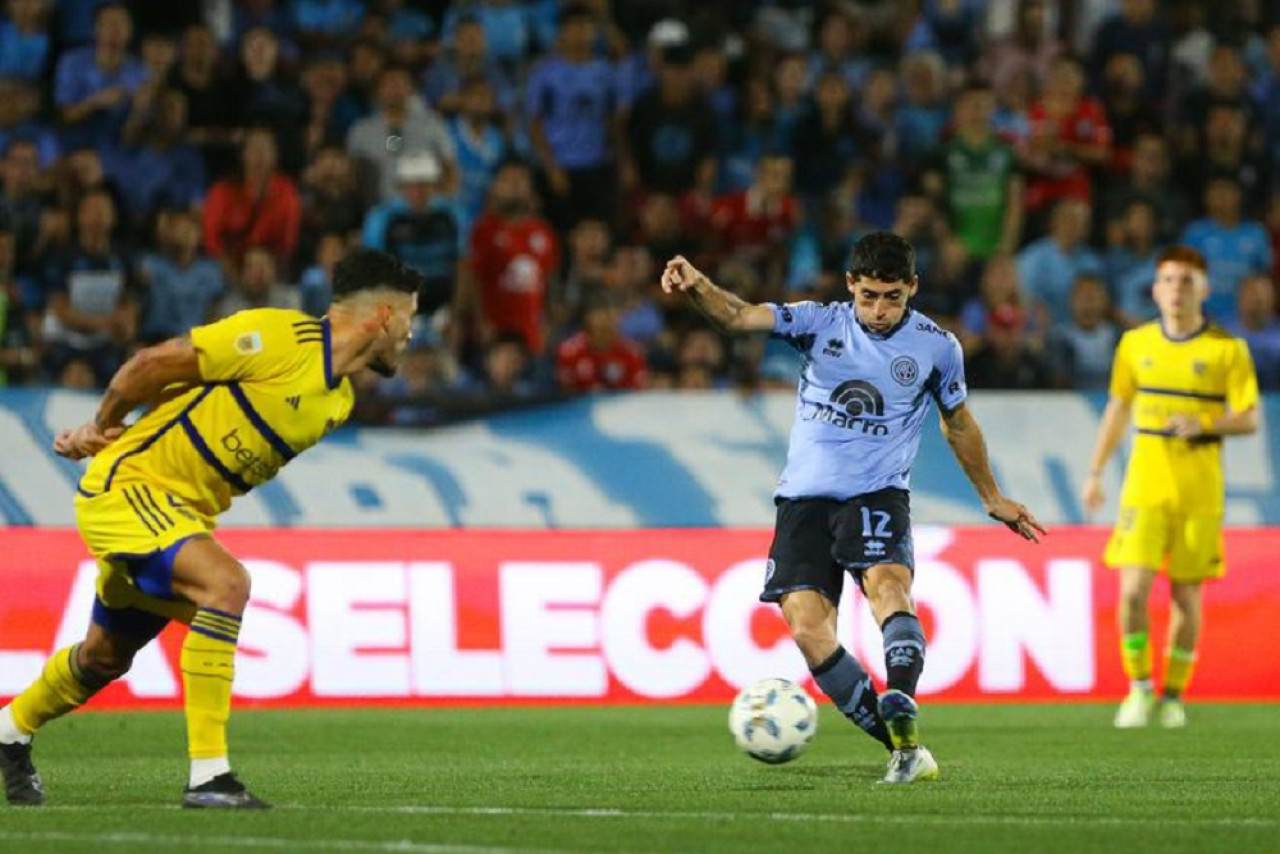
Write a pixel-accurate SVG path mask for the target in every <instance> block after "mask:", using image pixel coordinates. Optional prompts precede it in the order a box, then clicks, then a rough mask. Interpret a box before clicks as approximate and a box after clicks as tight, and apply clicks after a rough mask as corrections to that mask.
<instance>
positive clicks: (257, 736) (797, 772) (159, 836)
mask: <svg viewBox="0 0 1280 854" xmlns="http://www.w3.org/2000/svg"><path fill="white" fill-rule="evenodd" d="M1111 712H1112V709H1111V707H1109V706H1108V707H1103V706H1098V705H1054V706H1024V705H991V706H954V705H937V706H928V705H926V706H925V709H924V717H923V718H922V726H923V730H922V732H923V734H924V736H925V739H924V740H925V743H926V744H928V745H929V746H930V747H931V749H932V750H933V751H934V753H935V755H936V756H937V757H938V761H939V762H940V763H941V766H942V773H943V779H942V781H941V782H939V783H931V784H918V785H915V786H909V787H894V788H888V787H885V786H878V785H876V780H877V779H878V778H879V777H880V775H881V774H882V773H883V769H884V760H885V756H884V753H883V751H882V750H881V749H880V748H879V747H878V746H876V745H875V744H874V743H872V742H871V741H870V740H869V739H867V738H866V737H865V736H863V735H862V734H861V733H860V732H857V731H855V730H854V729H853V727H852V726H851V725H849V724H848V723H847V722H845V721H844V720H843V719H842V718H840V717H839V715H838V714H837V713H836V712H834V710H833V709H831V708H830V707H825V708H824V709H823V712H822V715H823V716H822V722H821V726H820V730H819V733H818V736H817V739H816V740H815V741H814V742H813V744H812V745H811V746H810V749H809V751H808V752H807V753H806V754H805V755H804V756H802V757H801V758H800V759H798V760H796V761H795V762H792V763H791V764H789V765H783V766H778V767H769V766H765V765H761V764H758V763H755V762H753V761H751V760H749V759H747V758H746V757H744V756H742V755H741V754H739V753H738V752H737V751H736V749H735V748H734V747H733V744H732V740H731V738H730V736H729V734H728V731H727V729H726V726H725V715H726V710H725V709H723V708H721V707H718V706H715V707H712V706H671V707H645V708H639V707H628V708H596V707H573V708H529V707H517V708H481V709H421V710H413V709H398V710H378V709H360V710H324V711H295V712H265V711H245V710H241V711H239V712H237V713H236V714H235V715H234V716H233V718H232V738H233V759H234V760H235V761H236V765H237V767H238V769H239V770H240V772H241V773H242V775H243V777H244V779H245V780H246V781H247V782H248V783H249V784H250V785H251V787H252V788H253V789H254V790H255V791H256V792H257V793H258V794H259V795H261V796H262V797H264V798H266V799H268V800H270V801H273V802H274V803H276V804H277V807H276V809H274V810H272V811H270V812H266V813H251V814H243V813H240V814H226V813H206V812H196V811H183V810H180V809H177V808H176V807H175V802H176V800H177V796H178V795H179V793H180V790H181V787H182V784H183V782H184V781H185V773H186V768H185V760H184V758H183V726H182V719H181V717H180V716H178V715H176V714H168V713H137V714H105V713H103V714H80V715H75V716H72V717H71V718H68V719H66V720H64V721H60V722H58V723H56V724H54V725H52V726H50V728H49V729H48V731H46V732H45V733H44V734H42V735H41V737H40V739H39V740H38V741H37V745H36V760H37V764H38V766H39V767H40V769H41V772H42V773H43V775H44V779H45V784H46V787H47V790H48V793H49V805H48V806H47V807H45V808H43V809H34V810H33V809H26V810H20V809H17V808H13V807H7V806H5V805H2V804H0V851H2V852H13V854H43V852H58V854H73V852H93V854H113V852H140V853H141V852H168V851H175V852H179V851H180V852H195V853H196V854H203V852H220V851H227V852H232V851H235V852H256V851H284V852H294V851H296V852H311V851H319V852H324V851H337V852H390V854H516V852H521V854H529V852H635V854H639V852H698V854H701V852H731V854H755V852H785V853H786V854H797V852H839V851H855V852H856V851H861V850H880V849H881V848H883V849H885V850H893V851H904V852H921V854H923V852H974V854H979V852H981V854H989V852H999V851H1016V852H1102V851H1117V852H1125V854H1143V852H1152V854H1156V852H1158V854H1174V852H1192V851H1196V852H1199V851H1203V852H1211V851H1230V852H1232V854H1244V852H1280V707H1277V706H1265V705H1242V706H1211V705H1193V706H1192V707H1191V726H1190V727H1189V728H1188V729H1186V730H1184V731H1175V732H1166V731H1162V730H1159V729H1150V730H1145V731H1136V732H1135V731H1129V732H1118V731H1116V730H1113V729H1112V728H1111V726H1110V717H1111Z"/></svg>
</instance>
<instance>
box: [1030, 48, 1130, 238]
mask: <svg viewBox="0 0 1280 854" xmlns="http://www.w3.org/2000/svg"><path fill="white" fill-rule="evenodd" d="M1029 119H1030V121H1031V139H1030V140H1029V141H1028V143H1027V152H1026V155H1025V162H1026V164H1027V168H1028V170H1029V171H1030V176H1029V178H1028V182H1027V212H1028V214H1031V215H1041V216H1043V214H1044V213H1045V212H1047V211H1048V209H1049V208H1050V207H1051V206H1052V205H1053V203H1054V202H1056V201H1057V200H1059V199H1079V200H1081V201H1083V202H1088V201H1089V200H1090V198H1091V197H1092V187H1091V184H1090V179H1089V169H1090V168H1091V167H1094V166H1101V165H1103V164H1105V163H1106V162H1107V161H1108V160H1109V159H1110V158H1111V129H1110V128H1109V127H1108V125H1107V117H1106V114H1105V113H1104V112H1103V110H1102V106H1101V105H1100V104H1099V103H1098V102H1097V101H1096V100H1094V99H1093V98H1092V97H1090V96H1088V95H1086V94H1084V74H1083V73H1082V72H1081V70H1080V64H1079V63H1078V62H1076V60H1074V59H1072V58H1070V57H1067V56H1062V57H1059V58H1058V59H1057V60H1055V61H1054V63H1053V68H1052V69H1051V70H1050V72H1049V77H1048V79H1047V80H1046V81H1045V86H1044V93H1043V95H1042V96H1041V97H1040V99H1039V100H1038V101H1036V102H1035V103H1034V104H1032V106H1031V111H1030V113H1029Z"/></svg>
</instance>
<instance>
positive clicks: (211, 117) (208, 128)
mask: <svg viewBox="0 0 1280 854" xmlns="http://www.w3.org/2000/svg"><path fill="white" fill-rule="evenodd" d="M169 82H170V85H172V86H173V87H174V88H176V89H177V90H178V91H179V92H181V93H182V94H183V95H185V96H186V99H187V128H188V130H187V141H188V142H190V143H191V144H193V145H195V146H197V147H198V148H199V149H200V150H201V151H202V152H203V153H204V157H205V166H206V168H207V169H208V171H209V174H210V175H211V176H212V177H214V178H220V177H222V175H223V174H224V173H225V172H228V171H230V170H231V169H232V168H234V165H235V153H234V147H233V136H232V126H233V124H234V122H235V115H234V114H235V104H234V103H233V102H232V101H231V100H230V98H229V97H228V96H229V94H230V93H229V91H228V88H227V86H226V82H225V80H224V79H223V77H222V76H221V75H220V74H219V73H218V42H217V39H215V38H214V35H213V31H212V30H211V29H209V27H207V26H205V25H204V24H192V25H191V26H189V27H187V29H186V30H185V31H184V32H183V34H182V44H181V47H180V49H179V51H178V64H177V65H176V66H175V67H174V69H173V71H172V72H170V76H169Z"/></svg>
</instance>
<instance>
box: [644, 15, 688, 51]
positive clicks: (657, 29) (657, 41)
mask: <svg viewBox="0 0 1280 854" xmlns="http://www.w3.org/2000/svg"><path fill="white" fill-rule="evenodd" d="M687 41H689V25H688V24H686V23H685V22H684V21H680V20H677V19H675V18H663V19H662V20H661V21H659V22H658V23H656V24H654V25H653V28H652V29H650V30H649V47H651V48H664V47H673V46H675V45H679V44H684V43H686V42H687Z"/></svg>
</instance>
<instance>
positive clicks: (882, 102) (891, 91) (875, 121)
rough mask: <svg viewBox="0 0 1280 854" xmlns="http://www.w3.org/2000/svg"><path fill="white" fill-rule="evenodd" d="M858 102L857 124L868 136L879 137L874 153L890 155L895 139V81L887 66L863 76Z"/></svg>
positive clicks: (896, 90)
mask: <svg viewBox="0 0 1280 854" xmlns="http://www.w3.org/2000/svg"><path fill="white" fill-rule="evenodd" d="M861 96H862V97H861V98H860V99H859V103H858V127H859V128H860V132H861V134H862V135H863V136H864V137H866V138H868V139H876V140H879V141H880V142H879V144H878V145H877V146H876V150H875V151H874V152H868V153H873V154H875V155H883V156H892V154H893V153H894V149H895V147H896V143H897V141H896V140H895V139H894V137H893V128H894V125H895V123H896V118H895V117H896V115H897V109H898V80H897V78H896V77H894V75H893V72H892V71H890V70H889V69H887V68H876V69H874V70H872V72H871V73H870V74H868V75H867V83H866V85H865V86H863V87H862V92H861Z"/></svg>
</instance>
